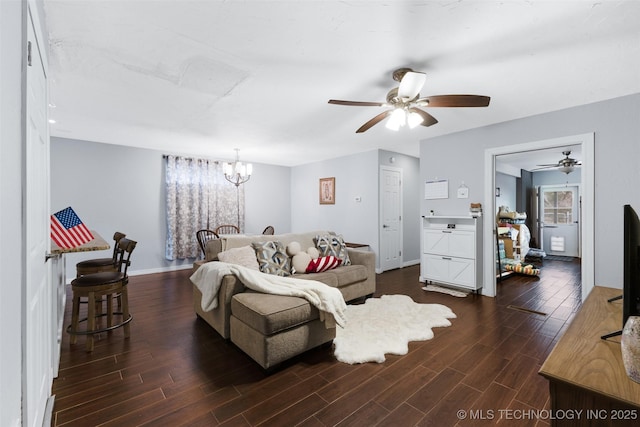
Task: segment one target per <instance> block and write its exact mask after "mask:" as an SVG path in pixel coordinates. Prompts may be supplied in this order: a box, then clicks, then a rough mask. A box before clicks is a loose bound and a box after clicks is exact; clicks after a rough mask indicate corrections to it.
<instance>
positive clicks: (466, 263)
mask: <svg viewBox="0 0 640 427" xmlns="http://www.w3.org/2000/svg"><path fill="white" fill-rule="evenodd" d="M421 243H422V259H421V260H420V281H421V282H435V283H441V284H444V285H452V286H455V287H459V288H466V289H471V290H474V291H475V290H477V289H480V288H482V256H481V255H482V217H478V218H474V217H471V216H423V217H422V242H421Z"/></svg>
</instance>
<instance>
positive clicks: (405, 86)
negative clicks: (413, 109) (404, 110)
mask: <svg viewBox="0 0 640 427" xmlns="http://www.w3.org/2000/svg"><path fill="white" fill-rule="evenodd" d="M426 81H427V75H426V74H425V73H418V72H416V71H408V72H407V73H405V75H404V76H403V77H402V80H401V81H400V87H399V88H398V97H400V98H402V99H406V100H410V99H414V98H415V97H416V96H418V94H419V93H420V89H422V86H424V82H426Z"/></svg>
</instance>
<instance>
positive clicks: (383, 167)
mask: <svg viewBox="0 0 640 427" xmlns="http://www.w3.org/2000/svg"><path fill="white" fill-rule="evenodd" d="M385 170H388V171H392V172H398V173H399V174H400V185H399V187H400V192H399V196H400V197H399V198H398V204H399V206H398V212H399V215H400V220H399V227H398V239H399V242H398V247H400V256H399V263H398V264H399V265H398V268H402V267H403V266H404V261H403V260H404V251H403V250H402V248H403V244H404V242H403V230H404V212H403V210H402V207H403V199H402V194H403V183H402V181H403V178H404V177H403V175H402V168H397V167H394V166H387V165H381V166H380V170H379V175H378V201H379V203H378V241H379V242H380V255H382V254H383V253H384V251H383V248H382V244H383V242H384V240H383V239H382V222H383V220H384V219H383V217H382V212H383V209H382V204H383V195H382V191H383V189H382V178H383V176H384V174H383V171H385ZM381 258H382V257H381ZM383 271H385V270H383V268H382V259H380V273H382V272H383Z"/></svg>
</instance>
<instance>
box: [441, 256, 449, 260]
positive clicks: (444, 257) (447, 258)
mask: <svg viewBox="0 0 640 427" xmlns="http://www.w3.org/2000/svg"><path fill="white" fill-rule="evenodd" d="M442 259H446V260H449V261H451V258H449V257H446V256H443V257H442Z"/></svg>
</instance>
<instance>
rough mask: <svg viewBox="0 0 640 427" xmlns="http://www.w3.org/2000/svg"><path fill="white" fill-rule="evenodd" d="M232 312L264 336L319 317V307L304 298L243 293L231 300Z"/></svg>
mask: <svg viewBox="0 0 640 427" xmlns="http://www.w3.org/2000/svg"><path fill="white" fill-rule="evenodd" d="M231 313H232V314H233V316H234V317H236V318H238V319H239V320H241V321H242V322H244V323H245V324H247V325H249V326H251V327H252V328H253V329H255V330H257V331H259V332H260V333H261V334H263V335H273V334H275V333H278V332H280V331H283V330H286V329H289V328H292V327H294V326H298V325H301V324H304V323H307V322H309V321H311V320H315V319H318V318H319V317H320V316H319V313H318V309H317V308H315V307H314V306H312V305H311V304H309V302H308V301H307V300H305V299H304V298H298V297H289V296H283V295H270V294H262V293H258V292H243V293H240V294H237V295H235V296H234V297H233V299H232V300H231Z"/></svg>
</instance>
